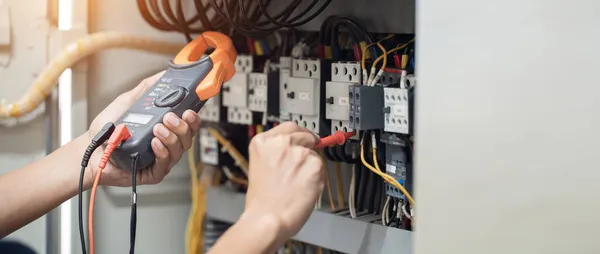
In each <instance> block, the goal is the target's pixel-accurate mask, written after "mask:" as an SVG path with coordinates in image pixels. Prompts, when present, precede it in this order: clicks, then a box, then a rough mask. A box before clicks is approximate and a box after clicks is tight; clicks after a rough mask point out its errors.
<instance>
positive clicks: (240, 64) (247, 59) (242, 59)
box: [234, 55, 254, 73]
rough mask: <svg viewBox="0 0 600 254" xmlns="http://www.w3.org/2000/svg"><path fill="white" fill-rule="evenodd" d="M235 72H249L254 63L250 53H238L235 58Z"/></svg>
mask: <svg viewBox="0 0 600 254" xmlns="http://www.w3.org/2000/svg"><path fill="white" fill-rule="evenodd" d="M234 67H235V72H240V73H250V72H252V69H253V68H254V63H253V59H252V56H251V55H238V56H237V59H236V60H235V64H234Z"/></svg>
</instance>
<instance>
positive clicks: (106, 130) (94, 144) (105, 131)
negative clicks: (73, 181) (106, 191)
mask: <svg viewBox="0 0 600 254" xmlns="http://www.w3.org/2000/svg"><path fill="white" fill-rule="evenodd" d="M114 131H115V125H114V124H113V123H107V124H105V125H104V126H103V127H102V129H101V130H100V131H99V132H98V133H97V134H96V136H94V138H92V141H90V144H89V145H88V147H87V149H86V150H85V152H84V153H83V158H82V159H81V173H80V174H79V191H78V194H77V199H78V201H79V204H78V216H79V238H80V241H81V253H83V254H87V248H86V245H85V233H84V232H83V179H84V176H85V169H86V168H87V166H88V163H89V161H90V157H91V156H92V154H93V153H94V151H96V149H98V147H100V146H101V145H102V144H104V142H106V141H107V140H108V138H109V137H110V136H111V135H112V134H113V132H114Z"/></svg>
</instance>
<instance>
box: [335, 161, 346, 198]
mask: <svg viewBox="0 0 600 254" xmlns="http://www.w3.org/2000/svg"><path fill="white" fill-rule="evenodd" d="M335 185H336V187H337V202H338V204H337V206H338V208H344V206H345V204H344V182H343V181H342V164H341V163H339V162H337V163H335Z"/></svg>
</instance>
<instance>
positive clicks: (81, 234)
mask: <svg viewBox="0 0 600 254" xmlns="http://www.w3.org/2000/svg"><path fill="white" fill-rule="evenodd" d="M85 168H86V167H85V166H81V173H80V174H79V192H78V194H77V199H78V201H79V207H78V216H79V238H80V241H81V253H82V254H86V253H87V247H86V246H85V233H84V232H83V177H84V175H85Z"/></svg>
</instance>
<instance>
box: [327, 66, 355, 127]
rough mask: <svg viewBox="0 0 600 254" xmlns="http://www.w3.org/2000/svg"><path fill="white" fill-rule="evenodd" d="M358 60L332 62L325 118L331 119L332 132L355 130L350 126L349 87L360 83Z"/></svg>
mask: <svg viewBox="0 0 600 254" xmlns="http://www.w3.org/2000/svg"><path fill="white" fill-rule="evenodd" d="M360 73H361V71H360V64H359V63H358V62H339V63H332V64H331V81H328V82H327V83H326V85H325V118H326V119H329V120H331V133H334V132H336V131H344V132H348V131H353V130H354V129H353V128H351V127H350V122H349V117H350V99H349V97H348V89H349V87H350V86H351V85H358V84H359V83H360V75H361V74H360Z"/></svg>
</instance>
